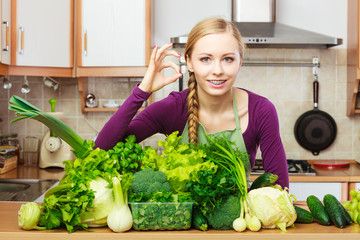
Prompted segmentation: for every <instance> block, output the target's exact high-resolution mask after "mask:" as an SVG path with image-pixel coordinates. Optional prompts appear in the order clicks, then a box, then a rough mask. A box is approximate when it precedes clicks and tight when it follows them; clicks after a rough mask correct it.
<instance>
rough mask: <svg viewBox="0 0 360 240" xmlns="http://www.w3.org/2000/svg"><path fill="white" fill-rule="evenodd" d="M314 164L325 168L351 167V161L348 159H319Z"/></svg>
mask: <svg viewBox="0 0 360 240" xmlns="http://www.w3.org/2000/svg"><path fill="white" fill-rule="evenodd" d="M314 166H315V167H323V168H344V167H349V166H350V163H349V162H347V161H318V162H314Z"/></svg>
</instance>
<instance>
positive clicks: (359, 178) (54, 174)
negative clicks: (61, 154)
mask: <svg viewBox="0 0 360 240" xmlns="http://www.w3.org/2000/svg"><path fill="white" fill-rule="evenodd" d="M313 162H314V161H312V160H309V163H310V164H311V163H313ZM312 167H313V168H314V169H315V170H316V171H317V175H315V176H311V175H290V176H289V180H290V182H334V181H336V182H359V183H360V164H359V163H357V162H356V161H350V166H349V167H347V168H337V169H326V168H320V167H314V166H312ZM64 174H65V172H64V170H63V169H61V168H46V169H41V168H38V167H35V166H23V165H20V166H18V167H17V168H15V169H13V170H11V171H9V172H7V173H4V174H0V178H26V179H30V178H33V179H55V180H60V179H61V178H62V177H63V176H64ZM258 176H259V175H250V181H254V180H255V179H256V178H257V177H258Z"/></svg>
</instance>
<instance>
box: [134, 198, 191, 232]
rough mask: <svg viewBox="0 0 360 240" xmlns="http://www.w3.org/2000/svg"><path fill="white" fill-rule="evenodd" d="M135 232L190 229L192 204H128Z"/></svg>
mask: <svg viewBox="0 0 360 240" xmlns="http://www.w3.org/2000/svg"><path fill="white" fill-rule="evenodd" d="M130 206H131V212H132V215H133V228H134V229H135V230H184V229H189V228H190V227H191V217H192V206H193V202H181V203H178V202H176V203H173V202H171V203H141V202H135V203H130Z"/></svg>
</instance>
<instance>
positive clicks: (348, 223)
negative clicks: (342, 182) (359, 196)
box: [335, 199, 353, 225]
mask: <svg viewBox="0 0 360 240" xmlns="http://www.w3.org/2000/svg"><path fill="white" fill-rule="evenodd" d="M335 202H336V204H337V205H338V207H339V208H340V209H341V212H342V214H343V216H344V217H345V220H346V225H350V224H352V223H353V220H352V219H351V216H350V214H349V212H348V211H347V210H346V208H345V207H344V206H343V205H342V204H341V203H340V202H339V201H338V200H337V199H336V201H335Z"/></svg>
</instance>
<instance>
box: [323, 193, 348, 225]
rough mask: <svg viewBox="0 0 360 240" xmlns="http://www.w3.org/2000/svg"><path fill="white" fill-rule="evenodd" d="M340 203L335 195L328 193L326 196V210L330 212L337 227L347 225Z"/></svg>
mask: <svg viewBox="0 0 360 240" xmlns="http://www.w3.org/2000/svg"><path fill="white" fill-rule="evenodd" d="M339 204H340V203H339V201H338V200H337V199H336V197H334V196H333V195H331V194H326V195H325V196H324V205H325V210H326V211H327V213H328V214H329V216H330V219H331V221H332V222H333V223H334V224H335V226H336V227H338V228H344V227H345V226H346V218H345V215H344V213H343V211H342V208H340V207H339ZM340 205H341V204H340Z"/></svg>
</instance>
